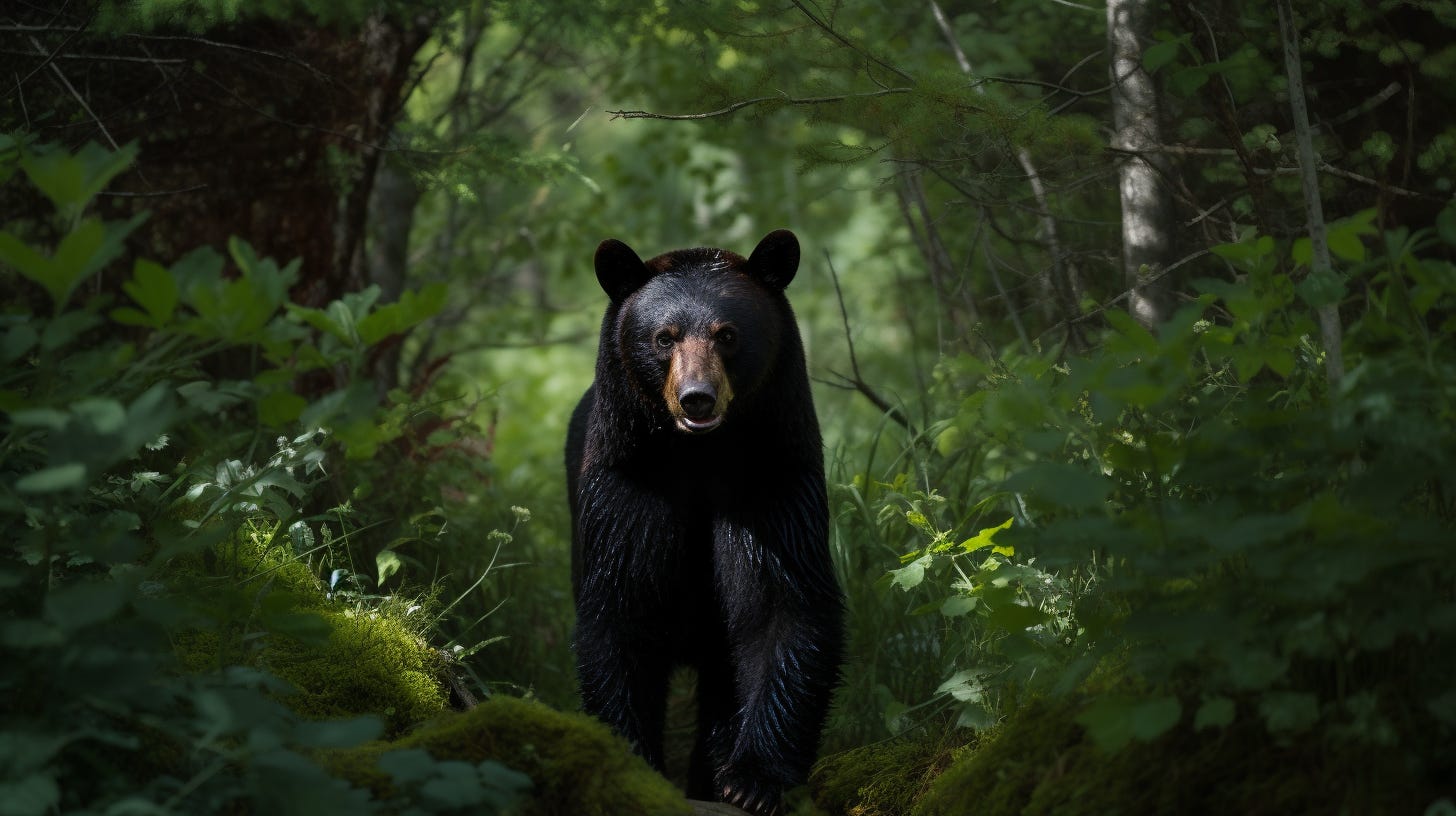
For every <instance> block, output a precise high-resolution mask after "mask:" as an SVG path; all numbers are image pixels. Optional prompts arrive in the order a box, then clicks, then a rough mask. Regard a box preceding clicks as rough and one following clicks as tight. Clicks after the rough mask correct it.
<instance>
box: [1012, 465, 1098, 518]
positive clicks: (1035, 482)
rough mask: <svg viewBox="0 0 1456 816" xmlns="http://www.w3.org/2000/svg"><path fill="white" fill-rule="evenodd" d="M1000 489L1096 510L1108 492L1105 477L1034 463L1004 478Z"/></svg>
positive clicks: (1058, 503) (1060, 466)
mask: <svg viewBox="0 0 1456 816" xmlns="http://www.w3.org/2000/svg"><path fill="white" fill-rule="evenodd" d="M1003 488H1004V489H1006V490H1007V491H1010V492H1012V493H1028V494H1031V495H1033V496H1036V497H1038V498H1040V499H1041V500H1043V501H1045V502H1048V503H1050V504H1054V505H1058V506H1061V507H1066V508H1071V509H1090V508H1093V507H1099V506H1101V505H1102V504H1104V503H1105V502H1106V501H1107V496H1108V494H1109V493H1111V492H1112V484H1111V483H1110V482H1109V481H1108V480H1107V479H1106V478H1104V477H1102V476H1099V475H1096V474H1093V473H1090V472H1088V471H1087V470H1086V469H1084V468H1080V467H1077V466H1075V465H1069V464H1065V463H1063V462H1038V463H1037V464H1034V465H1032V466H1031V467H1028V468H1026V469H1024V470H1021V471H1019V472H1017V473H1016V474H1015V475H1013V476H1012V477H1011V478H1009V479H1007V480H1006V481H1005V483H1004V484H1003Z"/></svg>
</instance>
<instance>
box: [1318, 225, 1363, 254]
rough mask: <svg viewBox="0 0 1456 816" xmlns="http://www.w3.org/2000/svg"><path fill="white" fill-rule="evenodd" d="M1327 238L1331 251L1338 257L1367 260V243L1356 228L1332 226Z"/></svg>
mask: <svg viewBox="0 0 1456 816" xmlns="http://www.w3.org/2000/svg"><path fill="white" fill-rule="evenodd" d="M1325 239H1326V240H1327V241H1328V242H1329V245H1330V253H1331V254H1332V255H1334V256H1335V257H1336V258H1340V259H1342V260H1346V261H1363V260H1365V244H1364V242H1363V241H1361V240H1360V235H1359V233H1357V232H1355V231H1354V230H1352V229H1336V228H1333V227H1332V228H1331V229H1330V230H1329V232H1328V233H1327V234H1326V237H1325Z"/></svg>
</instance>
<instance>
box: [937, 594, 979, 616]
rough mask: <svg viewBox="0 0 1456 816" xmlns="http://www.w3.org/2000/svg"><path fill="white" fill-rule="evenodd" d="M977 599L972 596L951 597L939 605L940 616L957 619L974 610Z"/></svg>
mask: <svg viewBox="0 0 1456 816" xmlns="http://www.w3.org/2000/svg"><path fill="white" fill-rule="evenodd" d="M977 603H979V599H978V598H976V597H975V596H974V595H952V596H950V597H949V598H946V599H945V603H943V604H941V605H940V614H942V615H944V616H946V617H947V618H958V617H960V616H961V615H964V614H966V613H967V612H970V611H971V610H973V609H975V608H976V604H977Z"/></svg>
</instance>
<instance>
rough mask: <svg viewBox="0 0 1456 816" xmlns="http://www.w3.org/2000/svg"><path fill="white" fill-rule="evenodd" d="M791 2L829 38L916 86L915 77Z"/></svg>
mask: <svg viewBox="0 0 1456 816" xmlns="http://www.w3.org/2000/svg"><path fill="white" fill-rule="evenodd" d="M791 2H792V3H793V4H794V7H795V8H797V9H798V10H799V11H802V12H804V16H805V17H808V18H809V20H810V21H812V22H813V23H814V25H816V26H819V28H821V29H823V30H824V33H826V34H828V35H829V36H831V37H833V38H834V39H836V40H838V41H839V42H840V43H841V44H842V45H844V47H845V48H848V49H850V50H851V51H854V52H855V53H857V54H859V55H860V56H862V57H864V58H865V59H866V60H869V61H870V62H873V63H875V64H876V65H878V66H880V67H881V68H884V69H885V70H887V71H889V72H890V73H892V74H894V75H895V76H898V77H900V78H901V79H903V80H905V81H906V82H909V83H910V84H911V85H914V84H915V77H912V76H910V75H909V74H907V73H905V72H904V71H901V70H900V69H899V68H896V67H895V66H893V65H891V64H889V63H888V62H885V61H884V60H882V59H880V58H879V57H876V56H875V55H874V54H871V53H870V52H868V51H866V50H865V49H863V48H861V47H860V46H858V45H855V44H854V43H852V42H850V41H849V39H848V38H847V37H845V36H844V35H843V34H840V33H839V32H838V31H835V30H834V27H833V26H831V25H829V23H828V22H827V21H825V20H822V19H820V18H819V17H817V16H815V15H814V12H812V11H810V10H809V9H807V8H805V7H804V4H803V3H801V2H799V0H791Z"/></svg>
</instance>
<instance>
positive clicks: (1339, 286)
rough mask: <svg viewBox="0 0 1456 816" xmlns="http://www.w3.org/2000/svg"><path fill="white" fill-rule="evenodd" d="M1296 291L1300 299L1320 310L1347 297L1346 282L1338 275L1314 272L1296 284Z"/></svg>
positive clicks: (1327, 272)
mask: <svg viewBox="0 0 1456 816" xmlns="http://www.w3.org/2000/svg"><path fill="white" fill-rule="evenodd" d="M1294 291H1295V292H1297V293H1298V294H1299V297H1300V299H1302V300H1303V301H1304V302H1305V303H1308V304H1309V305H1310V306H1312V307H1314V308H1316V309H1318V308H1320V307H1322V306H1333V305H1335V304H1337V303H1339V302H1340V301H1341V300H1342V299H1344V297H1345V281H1344V280H1343V279H1342V278H1341V277H1340V276H1339V275H1337V274H1336V273H1334V272H1329V271H1324V272H1314V273H1311V274H1309V275H1307V276H1305V279H1304V280H1302V281H1300V282H1299V283H1298V284H1295V287H1294Z"/></svg>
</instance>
